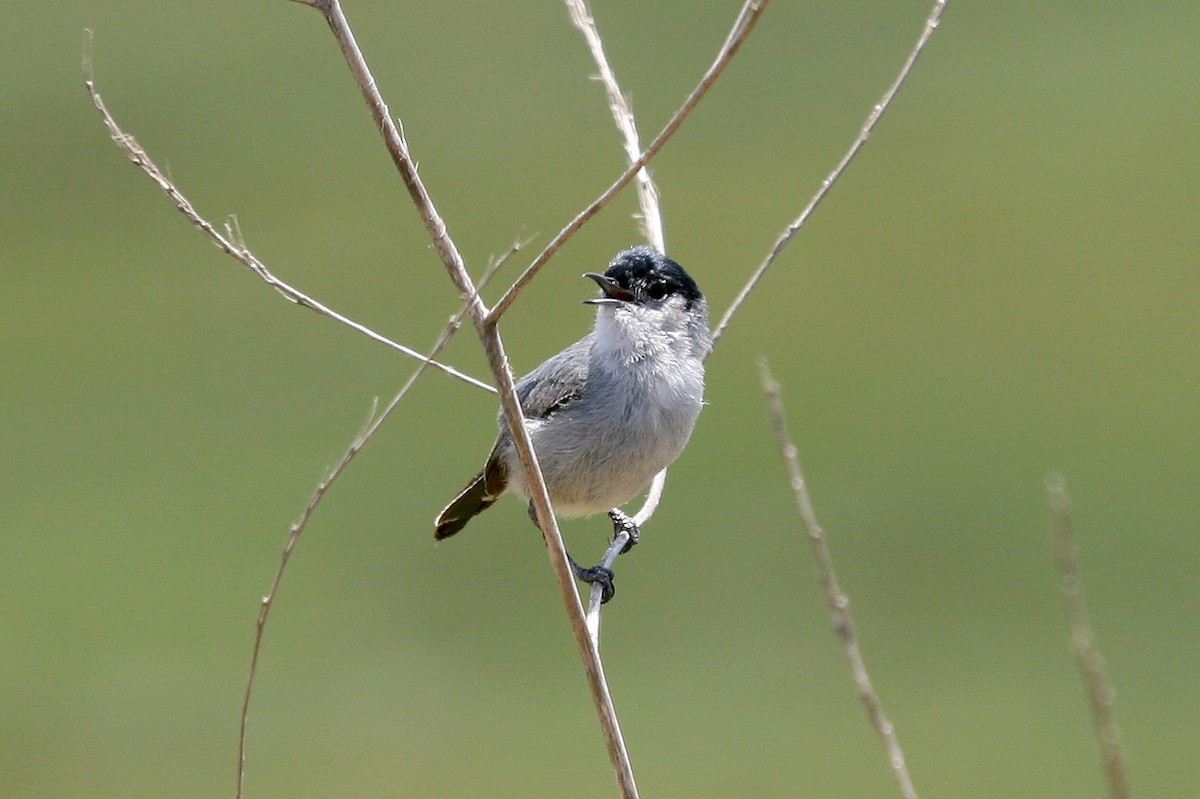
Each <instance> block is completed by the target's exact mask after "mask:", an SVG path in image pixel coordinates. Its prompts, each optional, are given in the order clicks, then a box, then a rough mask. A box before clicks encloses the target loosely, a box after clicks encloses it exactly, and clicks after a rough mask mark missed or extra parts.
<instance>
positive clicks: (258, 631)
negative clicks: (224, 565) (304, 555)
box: [237, 241, 522, 799]
mask: <svg viewBox="0 0 1200 799" xmlns="http://www.w3.org/2000/svg"><path fill="white" fill-rule="evenodd" d="M521 246H522V243H521V242H520V241H517V242H514V243H513V245H512V246H511V247H510V248H509V249H508V252H506V253H505V254H504V255H502V256H501V257H500V258H498V259H496V260H495V261H493V262H492V264H491V265H490V266H489V267H488V269H487V271H486V272H485V273H484V275H483V277H482V278H481V279H480V281H479V287H480V289H482V288H483V287H484V286H485V285H487V282H488V281H489V280H490V279H491V277H492V275H493V274H495V273H496V271H497V270H498V269H499V268H500V267H501V266H503V264H504V262H505V261H507V260H508V258H509V257H510V256H511V255H513V254H514V253H516V252H517V251H519V250H520V249H521ZM466 310H467V306H466V305H465V304H464V305H463V306H462V307H461V308H460V309H459V311H458V313H456V314H455V315H454V316H453V317H452V318H451V319H450V321H449V323H447V325H446V327H445V328H443V330H442V332H441V334H440V335H439V336H438V338H437V341H436V342H434V345H433V348H432V349H431V350H430V352H429V359H432V358H433V356H434V355H436V354H437V353H439V352H440V351H441V350H442V348H443V347H445V346H446V344H447V343H449V341H450V337H451V336H453V335H454V333H455V332H456V331H457V330H458V328H459V325H460V323H461V321H462V317H463V315H464V314H465V313H466ZM430 363H432V360H425V361H423V362H422V363H421V365H420V366H418V367H417V368H416V370H414V371H413V373H412V375H410V376H409V378H408V380H407V381H405V383H404V385H403V386H401V387H400V390H399V391H398V392H396V395H395V396H394V397H392V399H391V401H390V402H389V403H388V404H387V406H386V407H384V409H383V412H382V413H380V414H378V415H376V413H375V411H376V405H375V404H374V403H373V404H372V406H371V413H370V414H369V415H368V416H367V422H366V424H365V425H364V426H363V429H362V430H361V431H359V434H358V435H357V436H356V437H355V438H354V440H353V441H352V442H350V446H349V447H347V448H346V452H345V453H344V454H343V455H342V458H341V460H339V461H338V462H337V464H336V465H335V466H334V467H333V469H331V470H330V472H329V473H328V474H327V475H326V476H325V478H324V479H323V480H322V481H321V482H320V483H318V484H317V487H316V489H315V490H314V491H313V493H312V496H310V497H309V499H308V504H306V505H305V506H304V510H303V511H302V512H301V514H300V518H299V519H297V520H296V521H295V522H294V523H293V524H292V526H291V528H290V529H289V530H288V537H287V541H286V542H285V543H284V545H283V553H282V554H281V555H280V556H279V565H278V566H277V567H276V569H275V579H274V580H273V581H272V582H271V588H270V590H269V591H267V593H266V595H265V596H264V597H263V598H262V603H261V604H260V606H259V609H258V620H257V623H256V625H255V630H254V647H253V649H252V650H251V653H250V673H249V675H248V676H247V678H246V690H245V693H244V694H243V695H242V715H241V720H240V722H239V728H238V775H237V799H242V796H243V794H244V791H245V782H246V732H247V726H248V725H249V721H250V699H251V697H252V696H253V694H254V678H255V676H256V675H257V673H258V660H259V655H260V653H261V652H262V643H263V636H264V635H265V633H266V628H267V619H268V618H269V617H270V615H271V608H272V607H273V606H274V602H275V597H276V596H277V595H278V593H279V586H280V584H281V583H282V581H283V574H284V572H285V571H286V570H287V565H288V561H289V560H290V559H291V557H292V550H294V549H295V548H296V544H297V543H299V541H300V536H301V534H302V533H303V532H304V528H305V527H307V526H308V521H309V519H310V518H312V515H313V513H314V512H315V511H316V509H317V506H318V505H319V504H320V503H321V500H322V499H324V498H325V494H326V492H327V491H329V489H330V487H331V486H332V485H333V483H334V482H335V481H336V480H337V479H338V478H339V477H340V476H341V475H342V473H343V472H344V471H345V470H346V467H348V466H349V465H350V461H352V460H354V457H355V456H356V455H358V453H359V452H360V451H361V450H362V448H363V447H365V446H366V445H367V442H368V441H370V440H371V437H372V436H374V435H375V433H376V432H377V431H378V430H379V428H380V427H381V426H382V425H383V423H384V422H385V421H386V420H387V418H388V417H389V416H391V414H392V411H394V410H395V409H396V406H397V405H399V404H400V401H401V400H402V399H404V397H405V396H407V395H408V392H409V390H410V389H411V388H412V387H413V384H415V383H416V382H417V379H418V378H419V377H421V375H422V374H424V373H425V369H426V367H428V366H429V365H430Z"/></svg>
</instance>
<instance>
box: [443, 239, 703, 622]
mask: <svg viewBox="0 0 1200 799" xmlns="http://www.w3.org/2000/svg"><path fill="white" fill-rule="evenodd" d="M583 276H584V277H586V278H589V279H590V280H592V281H594V282H595V283H596V285H597V286H598V287H599V289H600V295H599V296H597V297H592V298H589V299H585V300H583V302H584V303H586V304H590V305H593V306H595V307H596V319H595V324H594V326H593V328H592V330H591V331H590V332H589V333H588V334H587V335H585V336H584V337H583V338H581V339H580V340H578V341H576V342H575V343H574V344H571V345H570V346H568V347H567V348H566V349H564V350H562V351H561V352H559V353H558V354H556V355H552V356H551V357H549V358H547V359H546V360H545V361H544V362H543V363H542V364H541V365H539V366H538V367H537V368H535V369H534V370H533V371H531V372H530V373H529V374H527V375H525V376H524V377H522V378H521V379H520V380H519V381H517V384H516V393H517V399H518V400H519V402H520V405H521V412H522V415H523V416H524V418H525V425H526V428H527V429H528V431H529V437H530V440H531V441H532V443H533V449H534V451H535V452H536V453H537V459H538V463H539V464H540V466H541V469H542V476H543V478H544V480H545V483H546V490H547V493H548V494H549V496H550V501H551V504H552V505H553V507H554V510H555V512H556V513H557V514H558V515H559V516H562V517H574V516H587V515H591V514H594V513H599V512H601V511H608V512H609V514H610V516H611V517H612V519H613V522H614V524H615V525H621V526H622V527H624V529H626V530H628V531H629V533H630V543H629V544H628V545H627V546H626V549H628V547H629V546H632V544H633V543H636V541H637V533H638V531H637V527H636V525H634V524H633V522H632V520H631V519H630V518H629V517H628V516H626V515H625V514H624V513H623V512H621V511H620V506H621V505H623V504H625V503H626V502H628V501H629V500H631V499H633V498H634V497H635V496H637V495H638V494H639V493H640V492H641V491H642V490H643V489H645V488H646V486H647V485H648V484H649V483H650V481H651V480H652V479H653V478H654V476H655V475H656V474H658V473H659V472H660V471H662V470H663V469H665V468H666V467H667V466H668V465H670V464H671V463H672V462H674V461H675V459H676V458H678V457H679V455H680V453H681V452H683V449H684V446H685V445H686V444H687V442H688V439H689V438H690V437H691V434H692V430H693V428H694V427H695V425H696V420H697V418H698V417H699V415H700V410H701V408H702V407H703V406H704V361H705V358H706V357H707V356H708V354H709V352H711V350H712V334H711V332H710V331H709V328H708V304H707V301H706V300H705V298H704V295H703V294H702V293H701V291H700V288H699V287H698V286H697V285H696V282H695V281H694V280H693V279H692V278H691V276H690V275H688V273H687V272H686V271H684V269H683V267H682V266H680V265H679V264H678V263H676V262H675V261H673V260H671V259H670V258H668V257H667V256H665V255H663V254H662V253H660V252H658V251H657V250H655V249H653V248H651V247H648V246H637V247H632V248H629V249H626V250H623V251H621V252H619V253H617V255H616V256H615V257H614V258H613V259H612V261H611V262H610V263H609V264H608V267H607V269H606V270H605V271H604V273H603V274H599V273H596V272H587V273H585V274H584V275H583ZM497 423H498V425H499V428H500V434H499V437H498V438H497V439H496V443H495V445H494V446H493V447H492V450H491V453H490V454H489V455H488V458H487V461H486V463H485V464H484V467H483V469H482V470H481V471H480V472H479V474H477V475H476V476H475V477H474V478H473V479H472V480H471V481H470V482H469V483H468V484H467V485H466V487H465V488H463V490H462V491H461V492H459V494H458V495H457V496H455V498H454V499H453V500H451V501H450V503H449V504H448V505H446V507H445V508H444V509H443V510H442V511H441V513H439V514H438V515H437V518H436V520H435V528H434V538H435V539H437V540H442V539H444V538H448V537H450V536H452V535H454V534H455V533H457V532H459V531H460V530H462V529H463V527H464V526H466V524H467V523H468V522H469V521H470V520H471V519H473V518H474V517H475V516H477V515H478V514H480V513H482V512H483V511H485V510H487V509H488V508H489V507H491V506H492V504H493V503H495V502H496V501H497V500H498V499H499V498H500V497H501V496H503V495H504V494H506V493H512V494H515V495H517V496H519V497H521V498H523V499H525V500H529V497H530V491H529V488H528V486H527V484H526V481H525V472H524V469H523V467H522V466H521V463H520V459H519V458H518V456H517V450H516V446H515V445H514V444H513V437H512V433H511V431H510V430H509V429H508V425H507V423H506V421H505V418H504V413H503V411H501V412H500V414H499V415H498V418H497ZM528 510H529V515H530V517H531V518H533V519H534V523H535V524H536V523H537V519H536V516H534V509H533V503H532V502H530V503H529V505H528ZM568 558H569V560H570V563H571V566H572V567H573V569H574V571H575V574H576V576H577V577H579V578H580V579H582V580H585V581H587V582H599V583H601V585H602V588H603V598H604V600H605V601H607V600H608V599H609V598H611V597H612V594H613V588H612V571H611V569H608V568H606V567H604V566H593V567H581V566H580V565H579V564H578V563H577V562H576V561H575V560H574V558H570V555H569V554H568Z"/></svg>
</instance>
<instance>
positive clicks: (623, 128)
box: [566, 0, 667, 252]
mask: <svg viewBox="0 0 1200 799" xmlns="http://www.w3.org/2000/svg"><path fill="white" fill-rule="evenodd" d="M566 3H567V10H568V11H569V12H570V13H571V22H572V23H574V25H575V27H576V28H578V29H579V31H580V32H581V33H582V34H583V38H584V40H585V41H586V42H587V46H588V50H589V51H590V52H591V54H592V59H593V60H594V61H595V62H596V68H597V69H598V70H599V71H600V73H599V74H600V81H601V82H602V83H603V84H604V90H605V92H607V93H608V108H609V110H610V111H611V112H612V116H613V122H615V123H616V125H617V130H618V131H620V133H621V140H622V142H623V143H624V146H625V155H626V156H628V158H629V163H631V164H632V163H633V162H634V161H636V160H637V159H638V156H639V155H641V154H642V144H641V141H640V140H639V138H638V131H637V121H636V120H635V119H634V116H633V109H632V108H631V107H630V105H629V98H627V97H626V96H625V93H624V92H622V91H621V87H620V85H619V84H618V83H617V76H616V74H615V73H614V72H613V69H612V67H611V66H610V65H609V63H608V56H607V55H606V54H605V52H604V42H603V41H602V40H601V39H600V31H599V29H597V28H596V20H595V19H593V18H592V15H591V14H590V13H589V12H588V8H587V3H585V2H584V0H566ZM637 182H638V203H639V204H640V205H641V207H642V218H641V221H642V232H643V233H644V234H645V236H646V241H647V242H649V244H650V246H652V247H654V248H655V249H656V250H658V251H659V252H666V251H667V240H666V235H665V233H664V231H663V219H662V206H661V204H660V202H659V197H658V187H657V186H655V185H654V181H653V180H651V178H650V170H648V169H647V168H646V167H642V168H641V169H639V170H638V171H637Z"/></svg>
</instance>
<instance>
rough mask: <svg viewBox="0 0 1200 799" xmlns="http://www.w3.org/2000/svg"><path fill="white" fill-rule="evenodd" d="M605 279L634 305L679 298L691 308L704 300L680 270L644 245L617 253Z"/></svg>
mask: <svg viewBox="0 0 1200 799" xmlns="http://www.w3.org/2000/svg"><path fill="white" fill-rule="evenodd" d="M604 276H605V277H607V278H609V279H610V280H612V281H613V282H614V283H616V284H617V285H619V286H620V287H621V288H623V289H625V290H626V291H628V292H629V293H630V294H632V295H633V296H634V298H635V301H637V302H653V301H658V300H661V299H663V298H664V297H667V296H669V295H671V294H678V295H679V296H681V297H683V299H684V302H685V304H686V305H687V307H688V308H690V307H692V303H694V302H696V301H697V300H700V299H703V297H704V295H703V294H701V293H700V287H699V286H697V285H696V281H694V280H692V278H691V276H690V275H689V274H688V273H687V272H685V271H683V267H682V266H680V265H679V264H677V263H675V262H674V261H672V260H671V259H670V258H668V257H667V256H665V255H663V254H662V253H660V252H659V251H658V250H655V249H654V248H653V247H646V246H644V245H643V246H638V247H631V248H629V249H628V250H623V251H622V252H619V253H617V255H616V257H614V258H613V259H612V262H611V263H609V265H608V269H606V270H605V272H604Z"/></svg>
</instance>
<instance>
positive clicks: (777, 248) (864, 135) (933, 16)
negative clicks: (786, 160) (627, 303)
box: [713, 0, 947, 345]
mask: <svg viewBox="0 0 1200 799" xmlns="http://www.w3.org/2000/svg"><path fill="white" fill-rule="evenodd" d="M946 2H947V0H935V2H934V4H933V9H932V10H931V11H930V12H929V16H928V17H927V18H926V19H925V27H924V28H923V29H922V31H921V35H920V36H918V37H917V41H916V44H914V45H913V48H912V50H911V51H910V52H909V54H908V58H906V59H905V61H904V65H903V66H902V67H900V73H899V74H898V75H897V76H896V79H895V80H894V81H892V85H891V86H889V87H888V89H887V91H885V92H884V93H883V97H882V98H881V99H880V100H879V102H878V103H876V104H875V106H874V107H873V108H872V109H871V113H870V114H868V115H867V121H866V122H864V123H863V126H862V129H861V130H860V131H859V133H858V136H857V138H855V139H854V141H853V143H851V145H850V149H849V150H847V151H846V154H845V155H843V156H842V160H841V161H839V162H838V164H837V166H835V167H834V168H833V171H832V172H830V173H829V176H828V177H826V178H825V180H823V181H822V182H821V187H820V188H819V189H817V193H816V194H814V195H813V197H812V199H811V200H809V201H808V205H806V206H805V207H804V210H803V211H801V212H800V215H799V216H797V217H796V218H795V219H794V220H792V223H791V224H790V225H788V226H787V227H786V228H784V230H783V232H782V233H781V234H780V235H779V238H778V239H776V240H775V244H774V246H773V247H771V251H770V252H769V253H768V254H767V257H766V258H765V259H764V260H763V262H762V263H761V264H759V265H758V268H757V269H755V270H754V272H753V274H751V276H750V279H749V280H748V281H747V282H746V285H745V286H743V287H742V290H741V291H739V292H738V295H737V297H735V298H734V300H733V302H732V303H731V304H730V306H729V310H727V311H725V315H724V316H722V317H721V321H720V322H719V323H717V326H716V328H715V329H714V330H713V344H714V345H716V343H717V341H718V340H719V339H720V338H721V335H722V334H723V333H724V332H725V328H727V327H729V321H730V320H731V319H732V318H733V315H734V314H735V313H737V311H738V309H739V308H741V307H742V303H744V302H745V301H746V298H747V297H749V296H750V292H751V291H753V290H754V287H755V286H756V285H758V281H759V280H761V279H762V276H763V275H764V274H766V271H767V270H768V269H769V268H770V267H771V264H773V263H774V262H775V259H776V258H778V257H779V254H780V253H781V252H783V249H784V248H785V247H786V246H787V245H788V242H790V241H791V240H792V237H793V236H795V235H796V233H797V232H798V231H799V230H800V228H801V227H802V226H803V225H804V223H805V221H806V220H807V219H808V217H809V216H810V215H811V214H812V212H813V210H814V209H815V208H816V207H817V205H818V204H819V203H820V202H821V200H823V199H825V195H826V194H828V193H829V189H830V188H831V187H832V186H833V184H834V183H836V182H837V180H838V178H840V177H841V176H842V173H843V172H845V171H846V167H847V166H848V165H849V164H850V161H852V160H853V159H854V156H855V155H857V154H858V151H859V150H861V149H862V146H863V145H864V144H866V143H867V139H868V138H869V137H870V136H871V131H872V130H874V129H875V124H876V123H877V122H879V119H880V117H882V116H883V112H884V111H886V110H887V109H888V106H889V105H891V104H892V100H893V99H894V98H895V97H896V93H897V92H899V91H900V87H901V86H902V85H903V84H904V81H905V80H906V79H907V78H908V75H909V73H910V72H912V68H913V65H914V64H916V63H917V58H918V57H919V56H920V55H921V51H922V50H924V49H925V45H926V44H927V43H928V42H929V39H930V37H931V36H933V32H934V31H935V30H937V26H938V23H940V22H941V20H942V13H943V12H944V11H945V10H946Z"/></svg>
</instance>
